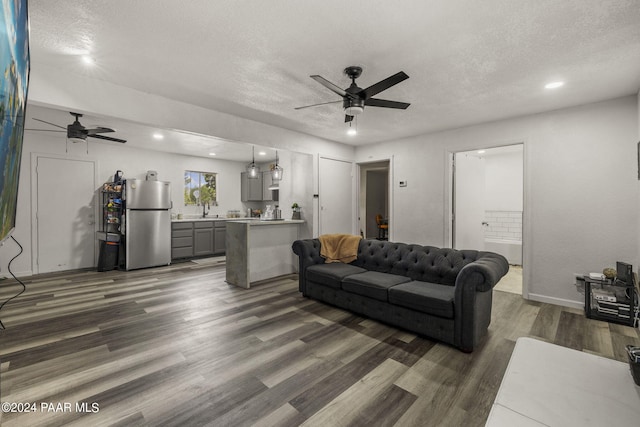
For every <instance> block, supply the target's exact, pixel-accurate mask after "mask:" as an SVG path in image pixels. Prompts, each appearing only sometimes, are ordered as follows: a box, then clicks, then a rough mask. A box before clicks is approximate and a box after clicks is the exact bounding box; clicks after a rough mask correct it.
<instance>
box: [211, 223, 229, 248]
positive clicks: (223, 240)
mask: <svg viewBox="0 0 640 427" xmlns="http://www.w3.org/2000/svg"><path fill="white" fill-rule="evenodd" d="M213 232H214V239H213V242H214V243H213V244H214V247H213V251H214V253H215V254H216V255H224V254H225V252H226V251H227V248H226V244H227V223H226V221H218V222H216V223H215V227H214V229H213Z"/></svg>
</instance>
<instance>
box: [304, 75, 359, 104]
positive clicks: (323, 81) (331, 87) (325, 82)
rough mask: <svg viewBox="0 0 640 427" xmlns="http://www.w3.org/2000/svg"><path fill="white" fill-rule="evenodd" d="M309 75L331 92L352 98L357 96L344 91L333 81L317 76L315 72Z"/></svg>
mask: <svg viewBox="0 0 640 427" xmlns="http://www.w3.org/2000/svg"><path fill="white" fill-rule="evenodd" d="M309 77H311V78H312V79H313V80H315V81H317V82H318V83H320V84H321V85H322V86H324V87H326V88H327V89H329V90H330V91H332V92H335V93H337V94H338V95H340V96H342V97H345V96H348V97H349V98H353V99H356V98H357V96H356V95H354V94H352V93H349V92H347V91H345V90H344V89H342V88H340V87H338V86H336V85H334V84H333V83H331V82H330V81H329V80H327V79H325V78H324V77H322V76H318V75H317V74H314V75H313V76H309Z"/></svg>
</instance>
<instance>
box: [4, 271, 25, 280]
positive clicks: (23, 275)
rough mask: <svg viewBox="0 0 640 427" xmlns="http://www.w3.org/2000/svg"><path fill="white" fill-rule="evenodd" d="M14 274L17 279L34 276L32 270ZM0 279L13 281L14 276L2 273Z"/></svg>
mask: <svg viewBox="0 0 640 427" xmlns="http://www.w3.org/2000/svg"><path fill="white" fill-rule="evenodd" d="M13 274H15V275H16V277H29V276H33V272H32V271H31V270H27V271H18V272H17V273H16V272H14V273H13ZM0 279H13V276H12V275H11V274H9V272H4V271H3V272H2V273H0Z"/></svg>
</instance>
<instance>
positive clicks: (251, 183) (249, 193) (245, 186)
mask: <svg viewBox="0 0 640 427" xmlns="http://www.w3.org/2000/svg"><path fill="white" fill-rule="evenodd" d="M240 176H241V178H240V193H241V200H242V201H243V202H261V201H262V186H263V183H262V181H263V180H262V174H258V177H257V178H251V179H249V177H248V176H247V173H246V172H242V173H241V174H240Z"/></svg>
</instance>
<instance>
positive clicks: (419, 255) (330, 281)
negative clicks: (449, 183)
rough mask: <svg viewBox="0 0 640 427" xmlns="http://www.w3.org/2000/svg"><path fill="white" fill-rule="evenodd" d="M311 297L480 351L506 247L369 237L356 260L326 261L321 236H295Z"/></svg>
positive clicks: (303, 287) (302, 278) (302, 288)
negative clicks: (450, 245) (492, 249)
mask: <svg viewBox="0 0 640 427" xmlns="http://www.w3.org/2000/svg"><path fill="white" fill-rule="evenodd" d="M292 248H293V252H294V253H295V254H296V255H298V260H299V263H300V270H299V277H300V279H299V289H300V292H302V294H303V295H304V296H306V297H310V298H314V299H317V300H320V301H324V302H327V303H329V304H332V305H335V306H338V307H341V308H344V309H347V310H350V311H352V312H354V313H358V314H361V315H364V316H367V317H370V318H372V319H376V320H380V321H382V322H385V323H389V324H391V325H394V326H398V327H401V328H404V329H407V330H409V331H412V332H415V333H417V334H420V335H424V336H427V337H430V338H434V339H437V340H439V341H443V342H445V343H448V344H451V345H454V346H456V347H458V348H460V349H461V350H463V351H465V352H471V351H473V350H474V349H475V348H476V346H477V345H478V344H479V343H480V341H481V339H482V337H484V335H485V334H486V333H487V328H488V327H489V323H490V322H491V302H492V289H493V286H495V284H496V283H497V282H498V280H500V278H501V277H502V276H504V275H505V274H507V271H508V270H509V264H508V263H507V260H506V259H505V258H504V257H503V256H502V255H499V254H496V253H492V252H481V251H473V250H455V249H441V248H436V247H433V246H420V245H409V244H404V243H393V242H385V241H378V240H367V239H363V240H361V241H360V243H359V247H358V258H357V259H356V260H355V261H353V262H352V263H350V264H343V263H327V264H325V262H324V259H323V258H322V257H321V256H320V241H319V240H318V239H307V240H296V241H295V242H294V243H293V246H292Z"/></svg>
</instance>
